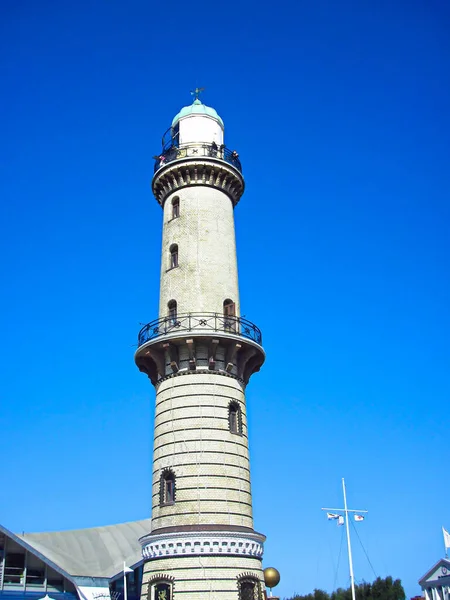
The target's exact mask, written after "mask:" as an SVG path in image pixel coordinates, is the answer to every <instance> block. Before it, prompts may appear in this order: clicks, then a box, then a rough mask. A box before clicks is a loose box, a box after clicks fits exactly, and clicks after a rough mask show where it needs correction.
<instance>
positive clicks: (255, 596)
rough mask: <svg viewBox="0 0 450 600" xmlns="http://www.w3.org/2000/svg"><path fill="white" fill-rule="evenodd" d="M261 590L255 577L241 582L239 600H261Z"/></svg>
mask: <svg viewBox="0 0 450 600" xmlns="http://www.w3.org/2000/svg"><path fill="white" fill-rule="evenodd" d="M260 598H261V588H260V585H259V581H258V580H257V579H254V578H253V577H246V578H245V579H244V578H243V579H241V580H239V600H260Z"/></svg>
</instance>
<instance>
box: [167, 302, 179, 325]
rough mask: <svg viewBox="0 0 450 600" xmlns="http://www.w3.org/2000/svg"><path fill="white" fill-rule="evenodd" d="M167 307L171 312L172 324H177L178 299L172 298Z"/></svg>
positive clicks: (170, 319) (170, 321)
mask: <svg viewBox="0 0 450 600" xmlns="http://www.w3.org/2000/svg"><path fill="white" fill-rule="evenodd" d="M167 309H168V312H169V323H170V325H176V324H177V301H176V300H171V301H170V302H168V303H167Z"/></svg>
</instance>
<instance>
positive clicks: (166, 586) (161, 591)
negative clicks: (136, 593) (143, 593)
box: [148, 580, 172, 600]
mask: <svg viewBox="0 0 450 600" xmlns="http://www.w3.org/2000/svg"><path fill="white" fill-rule="evenodd" d="M150 585H151V588H150V594H149V595H148V599H149V600H172V582H171V581H167V580H159V581H158V580H155V581H153V582H150Z"/></svg>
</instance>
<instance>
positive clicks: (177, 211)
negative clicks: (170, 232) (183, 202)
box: [172, 196, 180, 219]
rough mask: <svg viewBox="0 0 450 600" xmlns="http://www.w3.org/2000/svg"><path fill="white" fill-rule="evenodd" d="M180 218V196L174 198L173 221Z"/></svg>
mask: <svg viewBox="0 0 450 600" xmlns="http://www.w3.org/2000/svg"><path fill="white" fill-rule="evenodd" d="M179 216H180V199H179V197H178V196H175V197H174V198H172V219H176V218H177V217H179Z"/></svg>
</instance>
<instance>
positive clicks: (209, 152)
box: [154, 143, 242, 173]
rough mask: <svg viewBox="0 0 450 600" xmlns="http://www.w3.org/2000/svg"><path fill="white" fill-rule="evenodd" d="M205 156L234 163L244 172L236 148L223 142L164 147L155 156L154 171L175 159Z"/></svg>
mask: <svg viewBox="0 0 450 600" xmlns="http://www.w3.org/2000/svg"><path fill="white" fill-rule="evenodd" d="M204 157H207V158H215V159H219V160H223V161H225V162H227V163H228V164H230V165H233V167H235V168H236V169H237V170H238V171H240V172H241V173H242V166H241V161H240V160H239V154H238V153H237V152H236V150H230V149H229V148H226V147H225V146H224V145H223V144H222V145H221V146H218V145H217V144H215V143H212V144H183V145H182V146H181V147H178V146H175V145H172V146H168V147H163V150H162V153H161V154H160V155H159V156H155V169H154V172H155V173H156V171H157V170H158V169H161V168H162V167H164V166H165V165H167V164H168V163H171V162H173V161H174V160H180V159H183V158H204Z"/></svg>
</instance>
